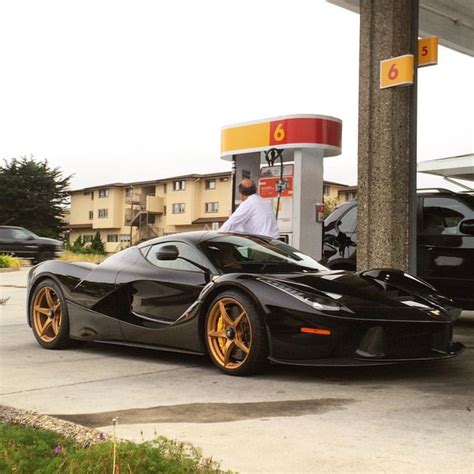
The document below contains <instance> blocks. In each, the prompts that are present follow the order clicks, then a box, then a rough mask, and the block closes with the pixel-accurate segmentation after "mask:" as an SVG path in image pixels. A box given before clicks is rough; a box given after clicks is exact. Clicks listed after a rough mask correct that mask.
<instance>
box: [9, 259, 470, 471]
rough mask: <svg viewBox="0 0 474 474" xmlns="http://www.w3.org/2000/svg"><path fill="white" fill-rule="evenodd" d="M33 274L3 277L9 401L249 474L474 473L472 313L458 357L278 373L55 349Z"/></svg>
mask: <svg viewBox="0 0 474 474" xmlns="http://www.w3.org/2000/svg"><path fill="white" fill-rule="evenodd" d="M26 275H27V269H25V268H23V269H21V271H19V272H12V273H0V298H7V297H9V300H8V301H7V302H6V304H5V305H2V306H0V326H1V333H0V348H1V349H0V361H1V387H0V404H4V405H9V406H13V407H16V408H23V409H30V410H36V411H38V412H40V413H46V414H52V415H57V416H60V417H62V418H65V419H69V420H73V421H76V422H78V423H81V424H84V425H87V426H93V427H97V428H99V429H101V430H102V431H111V422H112V418H114V417H118V422H119V426H118V435H119V436H120V437H122V438H129V439H133V440H137V441H140V440H145V439H152V438H154V437H155V436H156V435H164V436H167V437H170V438H176V439H179V440H181V441H188V442H191V443H193V444H194V445H196V446H198V447H201V448H202V449H203V452H204V454H205V455H207V456H212V457H213V458H214V459H216V460H219V461H221V462H222V467H224V468H227V469H232V470H235V471H240V472H319V473H325V472H344V473H347V472H390V473H398V472H417V473H418V472H430V473H434V472H436V473H437V472H443V473H446V472H450V473H458V472H459V473H466V472H473V471H474V421H473V416H474V413H473V411H474V313H472V312H471V313H464V314H463V317H462V318H461V320H460V321H459V323H458V324H457V326H456V328H455V339H456V340H459V341H460V342H462V343H464V344H465V345H466V351H465V352H464V353H463V354H462V355H460V356H459V357H458V358H455V359H451V360H447V361H440V362H430V363H417V364H406V365H400V366H386V367H376V368H367V367H362V368H294V367H282V366H272V367H270V368H269V369H268V371H267V372H266V373H265V374H263V375H259V376H254V377H246V378H239V377H230V376H226V375H223V374H221V373H220V372H218V371H217V369H216V368H214V366H213V365H212V363H211V362H210V361H209V360H208V359H207V358H205V357H197V356H189V355H183V354H173V353H166V352H158V351H151V350H141V349H133V348H124V347H115V346H110V345H105V344H89V345H86V346H85V347H83V348H80V349H74V350H64V351H48V350H45V349H42V348H41V347H40V346H39V345H38V344H37V342H36V341H35V339H34V337H33V334H32V332H31V329H30V328H29V327H28V326H27V324H26V315H25V297H26Z"/></svg>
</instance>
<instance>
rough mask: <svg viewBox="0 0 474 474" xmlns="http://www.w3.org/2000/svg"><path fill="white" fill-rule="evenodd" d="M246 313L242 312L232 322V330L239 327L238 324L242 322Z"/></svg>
mask: <svg viewBox="0 0 474 474" xmlns="http://www.w3.org/2000/svg"><path fill="white" fill-rule="evenodd" d="M246 314H247V313H246V312H245V311H242V312H241V313H240V314H239V315H238V316H237V317H236V318H235V319H234V321H233V324H232V326H233V327H234V329H237V328H238V327H239V324H240V323H241V321H242V318H244V317H245V316H246Z"/></svg>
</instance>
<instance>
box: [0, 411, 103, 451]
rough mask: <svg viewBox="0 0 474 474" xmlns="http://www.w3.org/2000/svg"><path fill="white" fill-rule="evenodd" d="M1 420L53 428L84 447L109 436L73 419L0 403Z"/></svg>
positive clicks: (39, 427) (46, 428)
mask: <svg viewBox="0 0 474 474" xmlns="http://www.w3.org/2000/svg"><path fill="white" fill-rule="evenodd" d="M0 421H2V422H4V423H8V424H10V425H18V426H27V427H30V428H36V429H39V430H51V431H55V432H56V433H59V434H61V435H62V436H64V437H65V438H68V439H71V440H73V441H76V442H77V443H79V444H80V445H81V446H82V447H83V448H87V447H89V446H91V445H92V444H97V443H102V442H103V441H105V440H106V439H108V436H106V435H105V434H104V433H102V432H100V431H97V430H95V429H93V428H87V427H85V426H82V425H78V424H76V423H73V422H71V421H65V420H61V419H59V418H55V417H53V416H49V415H40V414H39V413H36V412H34V411H29V410H21V409H19V408H13V407H9V406H6V405H0Z"/></svg>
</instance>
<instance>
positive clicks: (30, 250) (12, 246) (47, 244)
mask: <svg viewBox="0 0 474 474" xmlns="http://www.w3.org/2000/svg"><path fill="white" fill-rule="evenodd" d="M61 251H62V243H61V242H60V241H59V240H56V239H49V238H46V237H39V236H37V235H36V234H34V233H33V232H31V231H29V230H28V229H24V228H23V227H15V226H6V225H3V226H0V253H6V254H12V255H15V256H16V257H18V258H22V259H31V260H33V261H35V262H40V261H43V260H48V259H51V258H54V257H55V256H57V255H59V254H60V252H61Z"/></svg>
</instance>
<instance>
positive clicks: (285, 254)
mask: <svg viewBox="0 0 474 474" xmlns="http://www.w3.org/2000/svg"><path fill="white" fill-rule="evenodd" d="M460 312H461V311H460V309H458V308H456V307H455V306H454V305H453V303H452V301H451V300H449V299H447V298H445V297H443V296H441V295H439V294H438V293H437V291H436V290H435V289H434V288H433V287H432V286H431V285H429V284H428V283H426V282H424V281H422V280H420V279H418V278H416V277H414V276H412V275H409V274H407V273H404V272H402V271H398V270H389V269H378V270H370V271H365V272H359V273H353V272H347V271H329V270H328V269H326V268H325V267H323V266H321V265H320V264H318V263H317V262H316V261H315V260H313V259H312V258H310V257H308V256H307V255H304V254H303V253H301V252H299V251H298V250H296V249H294V248H292V247H290V246H289V245H286V244H285V243H283V242H280V241H279V240H272V239H267V238H264V237H256V236H247V235H240V234H227V233H217V232H190V233H183V234H178V235H172V236H166V237H161V238H158V239H154V240H149V241H147V242H144V243H142V244H140V245H138V246H135V247H130V248H128V249H126V250H123V251H121V252H119V253H117V254H115V255H113V256H111V257H109V258H107V259H106V260H105V261H104V262H103V263H101V264H99V265H95V264H91V263H67V262H62V261H47V262H43V263H41V264H39V265H37V266H35V267H34V268H33V269H32V270H31V272H30V274H29V278H28V323H29V325H30V326H31V327H32V329H33V333H34V335H35V337H36V339H37V341H38V342H39V344H40V345H41V346H43V347H45V348H47V349H60V348H66V347H71V346H75V345H78V344H81V342H83V341H99V342H106V343H114V344H123V345H130V346H138V347H146V348H154V349H162V350H170V351H178V352H186V353H192V354H209V356H210V357H211V359H212V361H213V362H214V364H215V365H216V366H217V367H218V368H219V369H221V370H222V371H223V372H225V373H227V374H232V375H244V374H251V373H255V372H258V371H261V370H262V369H263V368H264V367H265V366H266V364H267V363H268V362H269V361H270V362H274V363H278V364H293V365H308V366H316V365H334V366H342V365H375V364H391V363H399V362H408V361H414V360H431V359H446V358H449V357H453V356H455V355H456V354H458V353H459V352H460V351H461V350H462V348H463V346H462V345H461V344H459V343H454V342H453V341H452V334H453V321H454V320H455V319H456V318H458V316H459V315H460Z"/></svg>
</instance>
